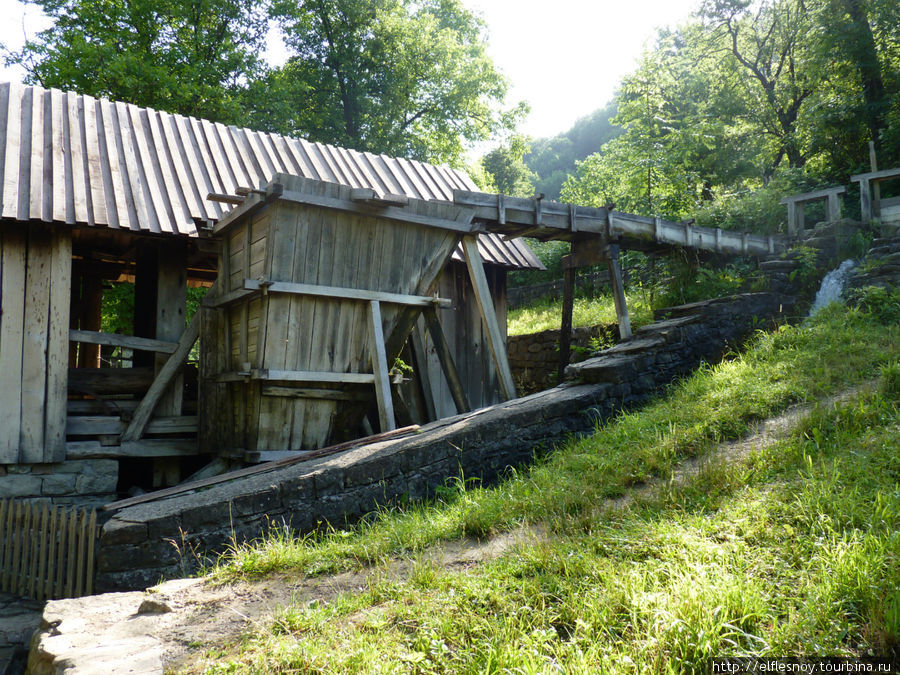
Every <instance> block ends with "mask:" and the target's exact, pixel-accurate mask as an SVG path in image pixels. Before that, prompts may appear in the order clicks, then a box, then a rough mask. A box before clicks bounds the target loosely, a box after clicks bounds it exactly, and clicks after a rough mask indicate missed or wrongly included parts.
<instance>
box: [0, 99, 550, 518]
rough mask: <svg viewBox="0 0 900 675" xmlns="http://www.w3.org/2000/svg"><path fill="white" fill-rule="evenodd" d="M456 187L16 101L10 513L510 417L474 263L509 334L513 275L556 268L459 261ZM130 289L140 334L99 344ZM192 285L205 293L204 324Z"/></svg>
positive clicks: (135, 117)
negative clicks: (499, 411)
mask: <svg viewBox="0 0 900 675" xmlns="http://www.w3.org/2000/svg"><path fill="white" fill-rule="evenodd" d="M276 186H277V187H276ZM455 189H462V190H475V189H476V186H475V185H474V184H473V183H472V181H471V179H470V178H469V177H468V176H466V175H465V174H464V173H462V172H460V171H456V170H452V169H449V168H446V167H438V166H432V165H428V164H424V163H421V162H415V161H408V160H403V159H394V158H389V157H385V156H376V155H372V154H370V153H361V152H355V151H352V150H345V149H342V148H336V147H333V146H328V145H323V144H318V143H309V142H306V141H304V140H302V139H291V138H286V137H284V136H280V135H277V134H269V133H263V132H257V131H252V130H249V129H242V128H237V127H233V126H232V127H229V126H225V125H222V124H216V123H212V122H208V121H205V120H199V119H194V118H189V117H182V116H180V115H170V114H168V113H164V112H159V111H155V110H150V109H146V108H138V107H136V106H133V105H127V104H124V103H117V102H112V101H108V100H105V99H95V98H92V97H89V96H81V95H76V94H73V93H65V92H61V91H58V90H45V89H41V88H38V87H28V86H23V85H19V84H2V85H0V218H2V222H0V312H2V313H0V380H2V386H0V415H2V418H3V423H2V424H0V498H2V497H50V498H53V499H55V500H65V499H77V498H79V496H80V497H82V498H88V497H93V498H96V499H106V498H108V497H110V496H112V495H113V494H114V493H115V492H116V491H117V489H118V490H122V489H123V488H128V487H129V485H130V484H132V483H133V484H136V485H139V486H140V487H143V488H145V489H146V488H150V487H159V486H163V485H166V484H172V483H175V482H177V481H179V480H181V479H183V478H184V477H185V475H186V474H188V473H190V472H191V471H193V470H194V469H197V468H199V467H201V466H202V465H203V464H204V463H206V462H208V461H209V459H210V457H211V456H216V455H223V456H228V457H233V458H242V459H243V458H249V459H254V458H256V459H258V458H259V456H260V453H262V452H268V451H296V450H302V449H311V448H315V447H320V446H322V445H324V444H326V443H329V442H332V441H333V440H339V439H342V438H345V437H349V436H353V435H359V434H362V433H364V432H363V429H365V428H367V426H369V427H372V428H373V429H374V428H375V427H379V426H380V427H382V428H384V427H389V426H391V425H392V424H393V423H394V422H395V419H400V420H401V421H404V418H408V419H409V420H410V421H415V422H422V421H427V420H429V419H435V418H438V417H443V416H447V415H450V414H454V413H456V412H457V411H458V410H459V409H460V407H463V406H465V407H469V408H477V407H481V406H484V405H488V404H491V403H494V402H496V401H498V400H499V399H500V391H501V389H502V387H503V386H504V383H503V382H500V381H499V380H498V376H497V374H496V371H495V369H494V367H493V365H492V359H491V355H490V352H489V349H488V343H490V342H491V339H492V336H489V335H487V334H486V329H485V327H484V324H483V321H482V314H481V312H480V311H479V308H478V304H477V303H476V302H475V298H476V297H479V291H483V290H484V289H478V288H476V287H475V286H473V282H472V280H471V279H470V275H469V274H468V273H467V267H466V262H465V261H466V254H467V253H468V254H469V256H470V257H471V256H472V255H476V256H477V257H480V258H481V259H482V260H483V262H484V267H483V269H484V282H485V286H484V288H487V289H489V294H490V296H491V299H492V305H493V311H494V312H495V313H496V315H497V318H498V321H497V325H499V326H501V327H505V314H506V305H505V288H506V281H505V279H506V273H507V271H508V270H511V269H527V268H539V267H540V263H539V262H538V261H537V260H536V258H535V257H534V255H533V254H532V253H531V251H530V250H528V248H527V247H526V246H525V245H524V244H522V243H520V242H519V241H518V240H515V239H513V240H509V241H506V240H504V239H503V238H501V237H500V236H499V235H496V234H487V233H481V234H478V235H477V244H475V241H476V239H475V238H471V239H467V240H466V241H469V249H468V251H466V244H465V242H463V241H462V240H463V235H464V234H468V235H469V236H472V237H474V236H475V235H473V234H472V232H473V231H472V228H471V227H468V228H465V232H463V231H462V229H457V230H454V229H453V228H452V227H446V226H447V225H448V224H449V223H452V222H454V218H455V217H456V216H455V215H454V214H455V213H457V214H458V212H459V210H460V209H459V208H458V207H454V205H453V204H452V200H453V190H455ZM286 193H290V194H291V195H293V199H285V198H284V194H286ZM210 195H218V196H217V197H214V198H213V199H210V198H208V197H209V196H210ZM298 195H301V196H302V195H306V197H304V198H302V199H301V198H299V197H298ZM313 197H316V198H318V199H319V201H318V202H316V200H315V199H313ZM326 198H328V199H332V200H335V201H336V202H340V203H341V204H342V205H343V206H342V207H341V208H334V206H335V205H334V204H330V205H329V204H325V205H324V206H323V202H322V201H321V200H322V199H326ZM304 199H305V200H306V201H304ZM348 204H349V205H351V207H346V205H348ZM385 214H388V215H389V216H390V217H388V215H385ZM435 223H438V225H439V226H437V227H433V226H434V225H435ZM472 247H474V248H472ZM480 267H481V266H480V264H479V268H480ZM376 270H377V271H376ZM254 283H256V286H255V287H254V285H253V284H254ZM131 284H133V297H134V303H133V307H134V309H133V320H132V321H131V322H130V326H129V328H130V330H128V329H126V330H124V331H123V332H122V333H109V332H103V331H101V306H102V302H103V298H104V294H106V297H107V299H108V300H109V299H110V298H111V297H112V296H115V297H116V298H121V297H123V296H127V295H128V293H122V292H121V291H122V288H128V289H130V288H132V286H129V285H131ZM277 284H282V286H278V285H277ZM284 284H293V286H291V287H290V288H289V289H287V290H286V288H287V287H285V286H284ZM309 286H317V287H319V288H317V289H310V288H309ZM322 287H324V288H325V290H322ZM191 288H211V289H212V290H211V291H209V292H208V294H207V297H206V299H205V301H204V309H203V310H201V311H200V312H198V313H197V314H196V315H195V316H196V318H195V319H192V320H190V321H188V318H189V316H188V314H189V313H190V311H189V307H188V299H189V298H196V297H197V296H198V295H199V292H197V291H189V289H191ZM335 289H337V290H335ZM341 289H343V290H341ZM354 289H355V291H356V295H357V296H358V297H343V296H341V293H342V292H343V293H344V295H346V294H347V293H349V292H350V291H351V290H354ZM329 294H330V297H329ZM335 294H336V295H335ZM391 294H393V296H396V297H393V296H392V297H388V296H391ZM481 294H482V295H483V292H482V293H481ZM351 295H352V293H351ZM404 298H405V299H404ZM435 298H439V299H435ZM416 303H418V304H416ZM123 306H124V307H128V306H129V303H127V302H126V303H125V304H124V305H123ZM410 308H415V311H410ZM373 313H374V314H373ZM373 316H374V317H375V318H374V319H373ZM373 322H376V323H373ZM378 323H381V325H382V326H383V331H382V334H381V335H378V336H376V335H373V334H372V328H371V327H372V326H375V325H377V324H378ZM429 323H430V324H432V327H434V324H435V323H437V324H438V325H439V326H440V327H442V328H443V330H442V333H443V335H444V336H445V338H446V339H445V341H444V342H443V343H441V344H436V343H435V340H436V338H435V335H439V333H435V332H434V331H429V330H426V325H427V324H429ZM260 331H263V332H264V334H261V332H260ZM279 331H281V332H280V333H279ZM410 331H412V332H411V333H410ZM493 337H496V336H493ZM198 338H199V339H198ZM407 338H410V339H407ZM502 338H503V339H505V334H504V335H503V336H502ZM279 340H280V341H281V342H280V350H279V342H278V341H279ZM379 341H384V342H385V345H384V346H383V347H381V348H378V350H376V351H378V353H377V354H376V353H375V352H372V345H378V344H380V342H379ZM301 343H302V345H303V347H302V348H301V350H300V351H294V350H292V349H290V348H289V349H287V350H285V348H284V345H285V344H288V345H289V346H290V347H294V346H295V345H298V344H301ZM303 350H305V351H303ZM401 351H402V354H401V358H402V360H403V361H404V362H405V363H409V364H411V365H412V366H413V369H414V372H415V375H414V377H413V378H412V380H410V381H409V382H406V383H405V384H403V385H399V386H394V387H390V386H388V388H387V389H384V388H379V387H380V386H381V385H382V384H383V382H382V381H381V380H380V379H379V377H378V375H379V372H378V370H379V368H378V367H377V366H373V364H374V363H376V362H377V361H378V360H379V359H386V360H387V362H388V363H387V367H388V368H389V367H390V366H391V365H392V363H393V358H394V357H395V356H397V355H398V354H400V353H401ZM316 355H319V356H321V355H324V356H323V358H325V359H326V360H327V361H328V362H327V364H326V363H324V362H319V361H316V358H314V357H316ZM442 356H443V357H444V358H443V359H442V358H440V357H442ZM448 356H449V357H450V360H451V361H452V362H453V363H454V364H455V366H456V368H455V370H456V375H457V380H458V381H457V382H456V386H451V385H450V384H448V381H447V377H445V376H444V374H445V373H446V363H445V361H446V360H447V357H448ZM376 357H377V358H376ZM185 361H187V362H188V365H187V366H186V367H185V366H184V363H185ZM195 364H196V365H195ZM381 370H384V364H382V365H381ZM278 371H282V375H283V376H282V379H278V378H277V377H273V373H277V372H278ZM326 371H327V372H330V373H332V375H331V376H328V377H324V378H320V379H319V380H318V381H313V380H314V378H311V377H310V376H309V375H308V373H310V372H315V373H323V372H326ZM373 371H374V372H373ZM304 372H305V373H307V375H306V376H304V375H302V373H304ZM285 373H286V374H285ZM298 373H300V375H298ZM304 377H306V378H307V379H303V378H304ZM382 379H383V378H382ZM408 379H409V378H408ZM452 379H453V378H451V380H452ZM376 394H377V395H376ZM385 396H386V397H387V398H388V402H390V399H391V398H393V399H395V400H396V402H397V404H398V405H397V406H392V405H387V406H386V405H385V401H384V400H382V399H383V398H384V397H385ZM198 399H199V400H198ZM392 408H393V410H392ZM386 411H388V412H387V413H386ZM385 414H390V415H392V416H394V418H395V419H391V420H388V419H386V418H385ZM317 416H318V418H322V417H323V416H324V417H327V418H328V420H329V423H328V424H324V423H322V422H321V420H320V422H316V419H317Z"/></svg>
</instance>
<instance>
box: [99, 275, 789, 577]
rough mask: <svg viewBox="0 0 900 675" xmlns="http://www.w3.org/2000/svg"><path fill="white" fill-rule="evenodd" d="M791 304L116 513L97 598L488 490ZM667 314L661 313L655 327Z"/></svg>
mask: <svg viewBox="0 0 900 675" xmlns="http://www.w3.org/2000/svg"><path fill="white" fill-rule="evenodd" d="M791 305H792V303H791V300H790V299H789V298H785V297H783V296H779V295H776V294H773V293H756V294H746V295H741V296H734V297H731V298H723V299H720V300H713V301H709V302H704V303H694V304H692V305H686V306H683V307H680V308H673V309H671V310H668V313H667V314H665V316H669V315H674V317H675V318H674V319H672V318H669V319H666V320H663V321H661V322H659V323H655V324H651V325H649V326H645V327H643V328H642V329H640V330H639V331H637V333H636V335H635V338H634V339H633V340H631V341H629V342H625V343H622V344H620V345H617V346H616V347H614V348H613V349H611V350H607V351H606V352H604V353H602V354H601V355H600V356H599V357H597V358H593V359H589V360H587V361H584V362H582V363H580V364H576V365H575V366H570V368H571V369H572V370H571V372H570V373H569V375H570V376H571V377H573V378H577V380H576V381H573V382H567V383H565V384H562V385H560V386H558V387H555V388H553V389H549V390H547V391H542V392H538V393H536V394H532V395H531V396H527V397H525V398H519V399H514V400H512V401H508V402H506V403H502V404H498V405H495V406H491V407H489V408H484V409H482V410H478V411H475V412H473V413H469V414H467V415H460V416H457V417H451V418H448V419H444V420H440V421H438V422H434V423H432V424H429V425H427V426H426V427H424V428H423V430H422V433H420V434H418V435H416V436H411V437H407V438H403V439H399V440H394V441H387V442H383V443H376V444H372V445H368V446H364V447H360V448H356V449H354V450H350V451H347V452H345V453H341V454H339V455H334V456H332V457H326V458H321V459H318V460H312V461H308V462H303V463H299V464H295V465H292V466H287V467H282V468H279V469H275V470H272V471H270V472H267V473H262V474H256V475H254V476H250V477H247V478H242V479H236V480H234V481H231V482H229V483H222V484H218V485H216V486H213V487H210V488H208V489H206V490H204V491H201V492H197V493H194V494H185V495H180V496H175V497H171V498H169V499H163V500H158V501H155V502H150V503H146V504H141V505H137V506H133V507H130V508H126V509H123V510H121V511H119V512H117V513H116V514H115V515H114V516H113V517H112V518H111V519H110V520H109V521H108V522H107V523H106V524H105V525H104V527H103V530H102V535H101V538H100V545H99V551H98V560H97V565H98V578H97V587H98V589H99V590H101V591H104V590H106V591H109V590H125V589H138V588H143V587H146V586H149V585H151V584H154V583H157V582H158V581H159V580H160V578H163V577H172V576H179V575H182V576H183V575H185V574H186V573H188V572H189V571H190V570H191V569H193V568H194V566H195V563H196V557H195V554H197V553H198V552H201V551H206V552H220V551H223V550H224V549H225V548H226V547H227V546H228V545H229V544H230V543H232V542H234V541H243V540H246V539H252V538H255V537H258V536H260V535H261V534H263V533H264V532H265V531H266V530H267V529H269V528H270V527H272V526H279V525H282V524H283V525H286V526H288V527H290V528H292V529H294V530H296V531H300V532H304V531H309V530H311V529H313V528H315V527H317V526H319V525H320V524H322V523H323V522H325V521H327V522H329V523H331V524H333V525H334V526H336V527H340V526H343V525H344V524H345V523H347V522H349V521H353V520H354V519H356V518H359V517H360V516H362V515H364V514H366V513H370V512H372V511H373V510H375V509H376V508H377V507H379V506H384V505H389V504H391V503H395V502H398V501H405V500H409V499H413V500H418V499H423V498H427V497H428V496H430V495H432V494H433V492H434V489H435V488H436V487H437V486H440V485H442V484H444V483H445V481H446V480H447V479H448V478H450V477H454V476H457V475H459V474H460V471H462V472H463V473H464V475H465V476H466V477H468V478H478V479H481V480H482V481H484V482H486V483H487V482H490V481H494V480H496V479H497V477H498V476H501V475H503V474H504V472H505V471H507V469H508V467H511V466H517V465H522V464H525V463H527V462H530V461H531V460H532V459H533V458H534V456H535V453H536V452H539V451H543V450H539V449H547V448H551V447H552V446H553V444H554V443H556V442H558V441H559V440H560V439H563V438H565V437H567V436H569V435H571V434H578V433H585V432H589V431H591V430H592V429H593V428H594V425H595V424H596V422H597V421H598V420H599V419H604V418H608V417H609V416H611V415H613V414H614V413H616V412H617V411H619V410H621V409H622V408H623V407H630V406H634V405H637V404H639V403H642V402H644V401H646V400H647V398H648V397H650V396H652V395H654V394H655V393H656V392H657V391H658V390H659V388H660V387H661V386H663V385H665V384H666V383H668V382H670V381H671V380H672V379H673V378H674V377H676V376H678V375H679V374H683V373H686V372H689V371H690V370H692V369H693V368H695V367H696V366H697V365H698V364H699V363H700V362H701V361H702V360H713V359H717V358H719V357H720V356H721V354H722V353H723V352H724V350H725V349H727V348H728V347H729V346H730V345H734V344H735V343H737V342H738V341H739V340H741V339H742V338H744V337H745V336H746V335H748V334H749V333H750V332H751V331H753V330H755V329H756V328H759V327H760V326H761V325H763V324H764V323H765V322H767V321H771V320H773V319H777V318H779V317H780V316H781V315H782V313H783V312H787V311H789V310H790V308H791ZM663 315H664V314H661V317H662V316H663Z"/></svg>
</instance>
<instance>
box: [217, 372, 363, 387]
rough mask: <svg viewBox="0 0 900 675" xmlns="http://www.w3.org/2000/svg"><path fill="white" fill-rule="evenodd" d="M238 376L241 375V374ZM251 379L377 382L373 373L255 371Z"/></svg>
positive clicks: (337, 382) (336, 382)
mask: <svg viewBox="0 0 900 675" xmlns="http://www.w3.org/2000/svg"><path fill="white" fill-rule="evenodd" d="M227 374H228V373H226V375H227ZM238 374H239V375H240V373H238ZM249 379H251V380H264V381H276V382H328V383H332V384H372V383H373V382H374V381H375V376H374V375H372V374H371V373H329V372H324V371H311V370H253V371H251V372H250V373H249Z"/></svg>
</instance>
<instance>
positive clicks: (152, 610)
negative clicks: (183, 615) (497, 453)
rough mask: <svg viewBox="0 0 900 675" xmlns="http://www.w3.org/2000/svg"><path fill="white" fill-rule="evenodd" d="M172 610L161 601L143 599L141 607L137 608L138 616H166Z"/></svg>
mask: <svg viewBox="0 0 900 675" xmlns="http://www.w3.org/2000/svg"><path fill="white" fill-rule="evenodd" d="M171 611H172V608H171V607H169V605H167V604H166V603H165V602H163V601H162V600H157V599H156V598H144V601H143V602H141V606H140V607H138V611H137V613H138V614H166V613H168V612H171Z"/></svg>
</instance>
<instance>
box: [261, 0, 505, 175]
mask: <svg viewBox="0 0 900 675" xmlns="http://www.w3.org/2000/svg"><path fill="white" fill-rule="evenodd" d="M274 7H275V10H274V13H275V16H276V17H277V19H278V21H279V23H280V25H281V28H282V31H283V32H284V35H285V37H286V41H287V44H288V46H289V48H290V49H291V50H292V52H293V56H291V58H290V59H289V60H288V62H287V63H286V64H285V65H284V66H283V67H280V68H276V69H273V70H271V71H270V72H269V73H267V75H266V77H265V78H264V79H262V80H260V81H259V82H257V83H255V85H254V87H252V88H251V89H252V92H251V96H250V97H249V102H250V105H251V109H252V118H253V120H254V122H255V123H256V125H257V126H260V127H263V128H268V129H273V130H277V131H280V132H282V133H286V134H292V135H300V136H304V137H307V138H310V139H311V140H317V141H323V142H328V143H334V144H337V145H341V146H345V147H352V148H356V149H359V150H368V151H371V152H383V153H389V154H393V155H398V156H403V157H412V158H417V159H427V160H432V161H443V162H452V163H458V162H459V161H460V160H461V159H462V156H463V153H464V149H465V145H466V144H467V143H468V142H475V141H481V140H485V139H487V138H490V137H491V136H492V135H493V134H495V133H497V132H498V131H500V130H503V129H510V128H511V127H512V126H513V124H514V122H515V121H516V120H517V119H518V116H519V115H520V114H521V112H522V108H521V107H516V108H513V109H511V110H501V109H500V104H501V103H502V101H503V99H504V97H505V95H506V91H507V81H506V79H505V78H504V77H503V76H502V75H501V74H500V73H499V72H498V71H497V69H496V68H495V67H494V65H493V63H492V61H491V59H490V58H489V57H488V55H487V53H486V42H485V37H484V25H483V23H482V21H481V20H480V19H479V18H477V17H476V16H475V15H474V14H472V13H471V12H469V11H468V10H467V9H465V8H464V7H463V6H462V4H461V3H460V2H459V0H423V1H417V2H413V1H412V0H310V1H308V2H302V3H297V2H294V1H293V0H283V1H280V2H276V3H275V6H274Z"/></svg>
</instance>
